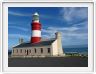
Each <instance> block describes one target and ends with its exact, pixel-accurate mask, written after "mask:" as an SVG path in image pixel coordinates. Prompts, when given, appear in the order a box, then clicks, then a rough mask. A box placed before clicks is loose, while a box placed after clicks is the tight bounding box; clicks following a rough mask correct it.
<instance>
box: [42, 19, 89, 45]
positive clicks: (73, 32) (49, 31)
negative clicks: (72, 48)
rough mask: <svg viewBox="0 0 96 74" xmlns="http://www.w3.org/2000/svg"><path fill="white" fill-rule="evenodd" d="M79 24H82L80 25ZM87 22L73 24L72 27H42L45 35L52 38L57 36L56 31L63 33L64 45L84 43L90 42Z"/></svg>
mask: <svg viewBox="0 0 96 74" xmlns="http://www.w3.org/2000/svg"><path fill="white" fill-rule="evenodd" d="M79 25H82V26H80V27H79ZM86 25H88V24H87V22H86V21H85V22H82V23H79V24H73V25H72V26H70V27H56V26H55V27H54V26H51V27H48V28H46V29H42V32H43V33H44V35H45V36H44V37H46V38H52V37H55V33H56V32H58V31H59V32H61V33H62V42H63V43H64V44H63V45H72V44H74V45H82V44H87V43H88V28H87V26H86Z"/></svg>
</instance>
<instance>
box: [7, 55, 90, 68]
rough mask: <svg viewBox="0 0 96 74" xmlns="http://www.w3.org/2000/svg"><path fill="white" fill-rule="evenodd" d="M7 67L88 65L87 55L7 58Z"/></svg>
mask: <svg viewBox="0 0 96 74" xmlns="http://www.w3.org/2000/svg"><path fill="white" fill-rule="evenodd" d="M8 66H9V67H88V58H87V57H46V58H8Z"/></svg>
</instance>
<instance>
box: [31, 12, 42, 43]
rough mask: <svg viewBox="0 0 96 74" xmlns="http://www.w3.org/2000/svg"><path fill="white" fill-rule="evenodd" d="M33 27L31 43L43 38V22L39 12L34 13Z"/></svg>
mask: <svg viewBox="0 0 96 74" xmlns="http://www.w3.org/2000/svg"><path fill="white" fill-rule="evenodd" d="M31 29H32V36H31V43H37V42H40V40H41V24H40V22H39V14H38V13H34V14H33V19H32V23H31Z"/></svg>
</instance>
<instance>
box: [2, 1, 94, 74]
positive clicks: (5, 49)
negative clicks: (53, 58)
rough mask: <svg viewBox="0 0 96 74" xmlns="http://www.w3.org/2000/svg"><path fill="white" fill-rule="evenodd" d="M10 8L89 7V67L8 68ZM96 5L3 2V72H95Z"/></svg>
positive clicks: (83, 3)
mask: <svg viewBox="0 0 96 74" xmlns="http://www.w3.org/2000/svg"><path fill="white" fill-rule="evenodd" d="M8 7H88V67H8ZM93 15H94V3H93V2H72V3H71V2H58V3H57V2H54V3H51V2H48V3H47V2H41V3H39V2H27V3H25V2H3V4H2V16H3V17H2V25H3V55H2V56H3V57H2V58H3V71H4V72H27V73H30V72H31V73H65V72H67V73H70V72H71V73H72V72H93V67H94V66H93V55H94V53H93V51H94V41H93V40H94V39H93V38H94V37H93V36H94V35H93V32H94V23H93V22H94V16H93Z"/></svg>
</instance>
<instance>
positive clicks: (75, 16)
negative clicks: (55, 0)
mask: <svg viewBox="0 0 96 74" xmlns="http://www.w3.org/2000/svg"><path fill="white" fill-rule="evenodd" d="M61 14H62V15H63V19H64V20H65V21H67V22H68V23H72V22H75V21H80V20H84V19H87V18H88V8H87V7H68V8H63V9H62V10H61Z"/></svg>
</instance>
